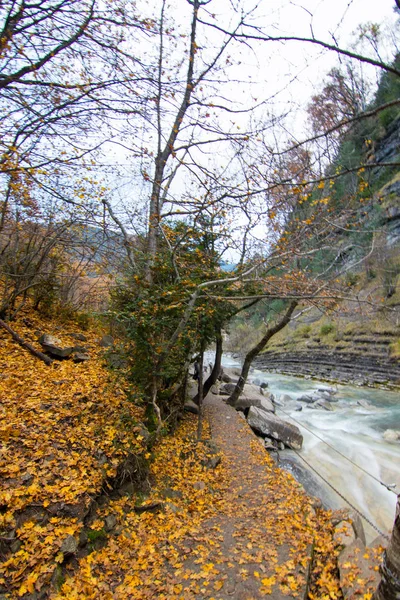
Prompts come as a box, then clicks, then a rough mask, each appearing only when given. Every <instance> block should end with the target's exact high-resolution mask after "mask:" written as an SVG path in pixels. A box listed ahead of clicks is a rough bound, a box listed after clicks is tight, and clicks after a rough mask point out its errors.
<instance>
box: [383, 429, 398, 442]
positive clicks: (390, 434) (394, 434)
mask: <svg viewBox="0 0 400 600" xmlns="http://www.w3.org/2000/svg"><path fill="white" fill-rule="evenodd" d="M383 439H384V440H386V441H387V442H400V431H396V430H395V429H386V431H385V433H384V434H383Z"/></svg>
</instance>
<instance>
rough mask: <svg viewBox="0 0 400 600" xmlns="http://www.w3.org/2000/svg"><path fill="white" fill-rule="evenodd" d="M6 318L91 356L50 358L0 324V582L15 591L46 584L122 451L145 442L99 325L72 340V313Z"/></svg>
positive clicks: (29, 337)
mask: <svg viewBox="0 0 400 600" xmlns="http://www.w3.org/2000/svg"><path fill="white" fill-rule="evenodd" d="M11 325H12V327H13V328H14V329H15V331H17V333H19V334H20V335H21V336H22V337H23V338H24V339H25V340H26V341H29V342H31V343H32V344H33V345H34V346H35V347H36V348H37V349H38V350H40V349H41V348H40V345H39V344H38V343H37V337H38V332H39V331H41V332H45V333H51V334H53V335H56V336H57V337H58V338H60V339H61V341H62V342H63V344H64V345H65V346H71V345H76V344H77V343H78V344H83V343H84V345H85V346H87V347H88V349H89V353H90V356H91V359H90V360H89V361H87V362H85V363H81V364H75V363H74V362H73V361H72V360H60V361H54V363H53V365H51V366H50V367H49V366H46V365H45V364H44V363H43V362H42V361H40V360H39V359H38V358H36V357H34V356H32V355H31V354H30V353H29V352H28V351H27V350H24V349H22V348H21V347H20V346H19V345H18V344H16V343H15V342H14V341H13V340H12V338H11V337H10V336H9V334H8V333H6V332H5V331H4V330H0V408H1V413H0V440H1V450H0V478H1V489H0V544H1V546H0V549H1V550H2V562H1V564H0V590H1V591H2V592H3V593H6V594H7V596H8V597H10V598H19V597H23V596H25V595H26V594H28V595H29V594H31V593H33V592H35V591H40V590H41V589H42V588H43V587H45V586H47V585H48V583H49V581H50V580H51V577H52V574H53V572H54V569H55V567H56V566H57V564H58V563H59V562H62V560H63V556H62V554H61V555H60V547H61V544H62V542H63V540H65V538H66V537H67V536H69V535H72V536H75V537H77V536H78V535H79V531H80V529H81V527H82V520H81V519H82V515H84V514H85V513H86V512H87V509H88V507H89V506H90V504H91V503H92V501H93V498H94V497H95V496H96V495H97V494H99V492H100V490H101V488H102V486H103V484H104V482H105V481H107V480H110V479H112V478H113V476H115V474H116V470H117V467H118V465H119V464H120V462H121V460H123V458H124V456H126V455H127V453H137V454H140V453H142V454H143V453H145V452H146V449H145V446H144V440H143V436H142V435H140V427H139V426H138V427H135V424H136V423H138V424H139V421H140V418H141V411H140V410H139V409H138V408H137V407H135V406H134V405H133V404H132V403H131V402H128V400H127V396H126V393H125V390H124V389H123V387H122V385H120V384H119V383H118V382H117V381H116V380H114V377H113V375H110V372H109V371H108V370H107V369H106V368H105V366H104V349H102V348H100V346H99V343H98V338H99V337H101V335H102V332H101V331H100V332H99V331H85V332H84V333H85V336H86V337H87V341H85V342H77V341H76V340H75V339H73V338H72V337H71V335H70V334H71V333H82V329H81V328H80V327H79V325H78V324H77V323H75V322H73V321H69V322H68V325H62V326H60V323H59V322H57V321H51V320H43V319H41V318H40V317H39V316H38V315H36V314H35V313H33V312H30V313H25V314H22V315H21V318H19V319H18V320H17V321H15V322H13V323H12V324H11ZM126 423H129V427H127V426H126V425H125V424H126ZM10 546H11V548H12V551H11V552H10V551H9V549H10Z"/></svg>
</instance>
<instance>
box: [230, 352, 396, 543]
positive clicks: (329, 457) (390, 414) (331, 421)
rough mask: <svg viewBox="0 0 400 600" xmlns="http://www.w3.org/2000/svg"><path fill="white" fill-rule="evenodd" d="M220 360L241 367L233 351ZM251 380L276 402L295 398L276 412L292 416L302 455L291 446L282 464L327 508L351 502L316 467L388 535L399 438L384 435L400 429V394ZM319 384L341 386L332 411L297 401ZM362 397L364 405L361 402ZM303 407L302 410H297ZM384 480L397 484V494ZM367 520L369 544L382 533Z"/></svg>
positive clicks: (263, 377)
mask: <svg viewBox="0 0 400 600" xmlns="http://www.w3.org/2000/svg"><path fill="white" fill-rule="evenodd" d="M222 364H223V365H224V366H226V367H237V366H240V362H239V361H238V360H237V359H234V358H232V357H231V356H229V355H226V356H224V357H223V361H222ZM252 381H255V382H257V383H261V382H265V383H267V384H268V389H269V391H270V392H272V393H273V394H274V396H275V398H277V399H278V400H279V398H280V396H282V395H283V394H286V395H288V396H290V397H291V399H286V400H285V402H284V406H282V407H279V406H277V410H276V414H277V415H278V416H280V417H282V418H283V419H285V420H287V421H290V420H292V422H293V423H295V424H296V425H297V426H298V427H299V428H300V430H301V433H302V434H303V437H304V442H303V448H302V450H301V451H300V452H299V456H297V455H296V453H295V452H294V451H292V450H285V451H282V452H279V458H278V460H279V464H280V466H282V467H283V468H285V469H287V470H289V471H290V472H291V473H292V474H293V475H294V476H295V477H296V479H297V480H299V481H300V482H301V483H302V484H303V485H304V487H305V489H306V491H307V492H308V493H310V494H312V495H314V496H318V497H320V498H321V500H322V501H323V503H324V505H325V506H326V507H329V508H341V507H345V506H347V504H346V502H345V501H344V500H343V499H342V498H341V497H340V496H339V495H338V494H337V493H335V492H334V491H333V490H332V489H331V488H330V487H329V485H327V484H326V483H325V482H324V481H323V480H322V479H321V478H320V477H319V476H318V475H316V474H315V472H314V471H313V470H312V469H315V471H317V472H318V473H319V474H320V475H322V477H323V478H324V479H325V480H327V481H328V482H329V483H330V484H331V485H332V486H333V487H334V488H336V490H338V491H339V492H340V493H341V494H342V495H343V496H344V497H345V498H346V499H347V500H349V502H351V504H353V505H354V506H355V507H356V508H357V509H358V510H359V511H360V512H361V513H362V514H363V515H365V516H366V517H367V518H368V519H369V520H370V521H372V523H373V524H374V525H375V526H376V527H377V528H378V529H380V530H381V531H383V532H385V533H386V534H387V533H388V532H389V531H391V529H392V525H393V521H394V513H395V506H396V493H397V494H400V442H398V441H397V442H388V441H386V440H385V439H384V438H383V434H384V432H385V431H386V430H387V429H394V430H397V431H400V394H399V393H397V392H390V391H386V390H379V389H370V388H360V387H352V386H347V385H334V384H327V383H326V382H319V381H316V380H306V379H304V378H300V377H293V376H286V375H281V374H276V373H268V372H267V371H260V370H258V369H254V370H253V371H252V372H251V375H250V377H249V382H252ZM319 387H333V388H335V389H336V390H337V394H336V395H335V398H337V400H338V401H337V402H335V403H334V404H333V408H334V410H333V411H332V412H328V411H326V410H324V409H310V408H307V405H306V404H305V403H303V402H298V400H297V399H298V398H299V397H300V396H301V395H303V394H305V393H310V392H313V391H315V390H317V389H318V388H319ZM360 400H361V402H362V404H363V406H362V405H360V404H359V403H358V402H359V401H360ZM300 405H301V406H302V410H301V411H298V410H296V408H299V406H300ZM317 436H318V437H317ZM320 438H321V439H320ZM328 444H329V445H328ZM335 449H337V450H339V452H340V453H341V454H343V455H344V457H343V456H341V454H339V453H338V452H336V451H335ZM300 457H302V458H303V459H305V460H306V461H307V463H309V465H311V467H312V468H310V467H309V466H307V465H306V464H305V463H304V462H303V460H302V459H301V458H300ZM345 457H346V458H345ZM353 463H355V464H353ZM355 465H358V466H355ZM358 467H361V469H360V468H358ZM362 469H364V471H363V470H362ZM374 478H375V479H374ZM380 481H382V482H384V483H385V484H387V485H393V484H395V485H396V487H395V488H393V489H394V491H395V492H396V493H393V491H390V490H388V489H387V488H386V487H384V486H383V485H381V483H379V482H380ZM363 524H364V529H365V532H366V537H367V541H369V542H371V541H372V540H373V539H374V538H375V537H376V536H377V535H379V534H378V533H377V531H376V530H375V529H374V528H373V527H371V526H370V525H369V524H368V523H367V522H366V521H365V520H363Z"/></svg>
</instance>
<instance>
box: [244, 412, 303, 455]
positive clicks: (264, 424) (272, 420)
mask: <svg viewBox="0 0 400 600" xmlns="http://www.w3.org/2000/svg"><path fill="white" fill-rule="evenodd" d="M247 422H248V424H249V425H250V427H251V428H252V429H254V431H256V432H257V433H259V434H261V435H263V436H265V437H269V438H272V439H274V440H278V441H280V442H283V443H284V444H285V446H288V447H289V448H293V449H294V450H300V448H301V447H302V444H303V436H302V435H301V433H300V429H299V428H298V427H296V425H292V424H291V423H287V422H286V421H284V420H283V419H280V418H279V417H277V416H276V415H274V414H272V413H270V412H266V411H265V410H262V409H260V408H257V407H256V406H252V407H250V409H249V413H248V415H247Z"/></svg>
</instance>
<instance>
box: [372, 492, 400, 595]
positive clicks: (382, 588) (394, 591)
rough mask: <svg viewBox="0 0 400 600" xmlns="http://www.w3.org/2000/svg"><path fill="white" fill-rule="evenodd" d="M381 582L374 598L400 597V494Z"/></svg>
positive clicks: (382, 567)
mask: <svg viewBox="0 0 400 600" xmlns="http://www.w3.org/2000/svg"><path fill="white" fill-rule="evenodd" d="M380 572H381V577H382V579H381V582H380V584H379V586H378V589H377V590H376V592H375V595H374V600H399V598H400V494H399V495H398V496H397V505H396V516H395V519H394V525H393V530H392V536H391V538H390V542H389V545H388V547H387V549H386V550H385V553H384V555H383V562H382V565H381V568H380Z"/></svg>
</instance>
